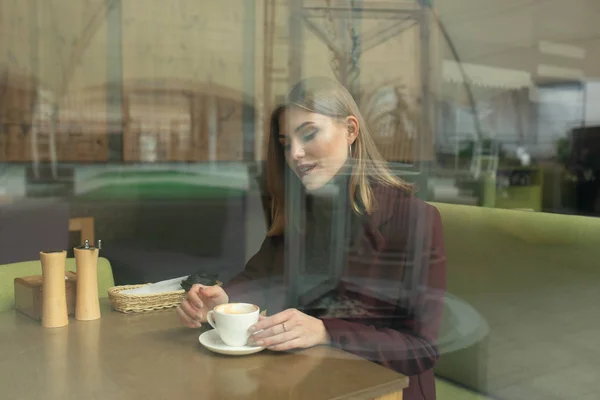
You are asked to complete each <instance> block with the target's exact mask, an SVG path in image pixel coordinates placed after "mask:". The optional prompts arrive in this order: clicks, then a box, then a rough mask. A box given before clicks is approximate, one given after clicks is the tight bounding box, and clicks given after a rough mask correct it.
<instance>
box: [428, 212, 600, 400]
mask: <svg viewBox="0 0 600 400" xmlns="http://www.w3.org/2000/svg"><path fill="white" fill-rule="evenodd" d="M431 204H432V205H434V206H435V207H437V208H438V210H439V211H440V213H441V215H442V221H443V225H444V240H445V245H446V254H447V274H448V283H447V292H448V295H449V296H451V297H456V298H458V299H460V300H461V301H463V302H464V303H466V304H468V305H470V306H471V307H472V308H473V309H474V310H476V312H477V313H478V314H479V318H480V319H479V322H478V324H479V325H480V327H481V328H482V330H483V331H486V332H487V333H485V334H483V335H479V338H478V339H477V341H476V342H474V343H471V344H470V345H469V346H468V347H464V348H462V349H459V350H454V351H450V352H447V353H445V354H442V357H441V360H440V363H439V364H438V366H437V368H436V374H437V376H438V377H441V378H445V379H448V380H449V381H451V382H455V383H457V384H459V385H461V386H465V387H468V388H471V389H473V390H475V391H477V392H480V393H485V394H488V395H491V396H492V397H494V398H499V399H511V398H515V393H519V395H520V394H522V393H531V395H530V396H529V397H528V396H527V395H525V396H524V397H522V398H542V397H535V395H539V390H542V391H544V390H546V389H545V388H542V389H540V388H539V387H538V386H539V385H540V383H539V382H540V379H541V381H543V382H546V381H547V382H546V384H547V385H548V386H550V385H551V383H552V381H553V379H552V378H551V377H552V376H553V374H556V377H560V376H561V375H560V374H561V372H562V371H565V370H568V368H569V367H571V366H573V365H581V363H582V362H589V363H590V364H592V363H593V364H596V363H597V361H595V360H597V357H598V356H599V355H600V354H598V353H600V349H599V348H598V346H597V345H596V342H597V338H598V336H599V335H600V322H599V320H598V318H596V315H597V312H596V307H597V304H599V303H600V290H599V288H600V268H599V266H600V262H599V261H598V260H600V240H599V238H600V219H597V218H588V217H580V216H569V215H559V214H548V213H538V212H527V211H514V210H504V209H492V208H484V207H473V206H462V205H452V204H441V203H431ZM447 308H448V307H447ZM446 311H449V312H448V313H447V314H449V315H451V314H452V311H451V310H448V309H447V310H446ZM447 317H448V315H446V316H445V321H444V325H443V329H442V334H443V335H448V334H452V333H454V334H455V336H456V337H460V336H462V335H465V334H468V333H469V332H461V327H460V326H456V325H453V324H452V323H451V320H452V318H447ZM452 330H454V331H455V332H450V331H452ZM586 360H588V361H586ZM548 376H549V377H550V378H548ZM536 379H537V380H536ZM544 379H546V381H544ZM561 379H562V378H561ZM554 381H556V378H555V379H554ZM536 385H537V386H536ZM565 385H568V384H566V383H565V384H563V385H562V386H565ZM559 386H561V385H559ZM532 387H535V388H537V389H535V390H538V389H539V390H538V392H536V393H533V392H527V390H530V391H531V390H534V389H532ZM547 390H548V397H547V398H554V397H552V394H551V391H552V390H551V389H547ZM544 393H545V392H544ZM518 398H521V397H518Z"/></svg>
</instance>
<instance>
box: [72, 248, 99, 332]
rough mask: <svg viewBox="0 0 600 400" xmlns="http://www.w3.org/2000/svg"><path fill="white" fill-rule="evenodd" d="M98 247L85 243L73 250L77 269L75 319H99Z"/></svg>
mask: <svg viewBox="0 0 600 400" xmlns="http://www.w3.org/2000/svg"><path fill="white" fill-rule="evenodd" d="M100 248H101V241H100V240H99V241H98V247H93V246H90V243H89V241H87V240H86V241H85V242H84V245H83V246H78V247H75V248H73V252H74V253H75V264H76V268H77V299H76V300H75V319H77V320H79V321H91V320H95V319H98V318H100V300H99V298H98V252H99V250H100Z"/></svg>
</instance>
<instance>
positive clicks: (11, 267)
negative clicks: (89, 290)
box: [0, 257, 115, 312]
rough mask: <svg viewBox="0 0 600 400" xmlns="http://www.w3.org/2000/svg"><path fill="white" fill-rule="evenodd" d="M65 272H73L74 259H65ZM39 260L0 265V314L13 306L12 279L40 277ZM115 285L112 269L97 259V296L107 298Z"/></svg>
mask: <svg viewBox="0 0 600 400" xmlns="http://www.w3.org/2000/svg"><path fill="white" fill-rule="evenodd" d="M66 270H67V271H73V272H74V271H75V259H74V258H67V263H66ZM41 274H42V265H41V263H40V261H39V260H36V261H25V262H19V263H14V264H5V265H0V312H2V311H7V310H10V309H11V308H13V307H14V305H15V286H14V279H15V278H18V277H21V276H30V275H41ZM114 285H115V281H114V279H113V274H112V268H111V266H110V263H109V262H108V260H107V259H106V258H103V257H99V258H98V294H99V295H100V298H105V297H108V292H107V290H108V288H109V287H112V286H114Z"/></svg>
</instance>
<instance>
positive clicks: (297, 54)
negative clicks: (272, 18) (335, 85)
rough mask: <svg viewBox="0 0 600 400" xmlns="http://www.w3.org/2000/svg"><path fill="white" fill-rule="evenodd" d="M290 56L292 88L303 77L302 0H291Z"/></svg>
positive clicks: (289, 72)
mask: <svg viewBox="0 0 600 400" xmlns="http://www.w3.org/2000/svg"><path fill="white" fill-rule="evenodd" d="M288 7H289V12H290V25H289V38H288V40H289V58H288V79H289V81H288V82H289V86H290V88H291V87H293V86H294V85H295V84H297V83H298V82H300V79H302V48H303V45H304V44H303V43H302V19H303V17H304V7H303V1H302V0H289V3H288Z"/></svg>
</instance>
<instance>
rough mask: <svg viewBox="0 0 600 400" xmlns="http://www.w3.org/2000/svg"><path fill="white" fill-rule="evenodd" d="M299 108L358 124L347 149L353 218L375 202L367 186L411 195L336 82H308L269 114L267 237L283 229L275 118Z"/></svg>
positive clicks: (280, 151) (281, 154) (281, 172)
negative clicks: (346, 119) (391, 168)
mask: <svg viewBox="0 0 600 400" xmlns="http://www.w3.org/2000/svg"><path fill="white" fill-rule="evenodd" d="M291 106H294V107H300V108H302V109H305V110H307V111H309V112H313V113H318V114H322V115H326V116H328V117H331V118H334V119H337V120H341V119H344V118H346V117H348V116H354V117H355V118H356V119H357V120H358V125H359V131H358V137H357V138H356V140H355V141H354V143H353V144H352V146H351V154H350V156H349V157H351V158H352V159H353V163H352V164H351V168H352V170H351V171H350V174H351V175H350V180H349V183H348V191H349V200H350V205H351V206H352V209H353V210H354V212H355V213H357V214H359V215H360V214H363V213H367V214H371V213H372V212H373V210H374V209H375V199H374V195H373V188H372V186H371V183H379V184H383V185H387V186H392V187H396V188H400V189H403V190H405V191H407V192H411V191H412V187H411V185H410V184H408V183H407V182H405V181H403V180H402V179H400V178H398V177H396V176H394V175H393V174H392V172H391V171H390V169H389V167H388V165H387V162H386V161H385V160H384V159H383V157H382V156H381V154H380V153H379V151H378V150H377V147H376V145H375V142H374V141H373V138H372V136H371V132H370V131H369V129H368V127H367V124H366V122H365V119H364V118H363V116H362V115H361V113H360V111H359V109H358V105H357V104H356V102H355V101H354V98H353V97H352V95H351V94H350V93H349V92H348V91H347V90H346V88H344V87H343V86H342V85H341V84H340V83H339V82H336V81H334V80H331V79H328V78H308V79H306V80H303V81H301V82H300V83H299V84H297V85H296V86H294V87H293V88H292V90H291V91H290V93H289V95H288V98H287V101H286V103H285V104H284V105H280V106H278V107H276V108H275V110H274V111H273V113H272V114H271V121H270V132H269V147H268V151H267V184H268V189H269V194H270V196H271V221H272V223H271V226H270V228H269V231H268V233H267V235H268V236H278V235H281V234H283V231H284V227H285V210H284V205H285V197H284V196H285V176H286V173H285V172H286V168H288V167H287V164H286V161H285V154H284V148H283V146H282V144H281V143H280V141H279V118H280V116H281V115H282V113H283V112H284V111H285V110H286V109H287V108H288V107H291Z"/></svg>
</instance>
